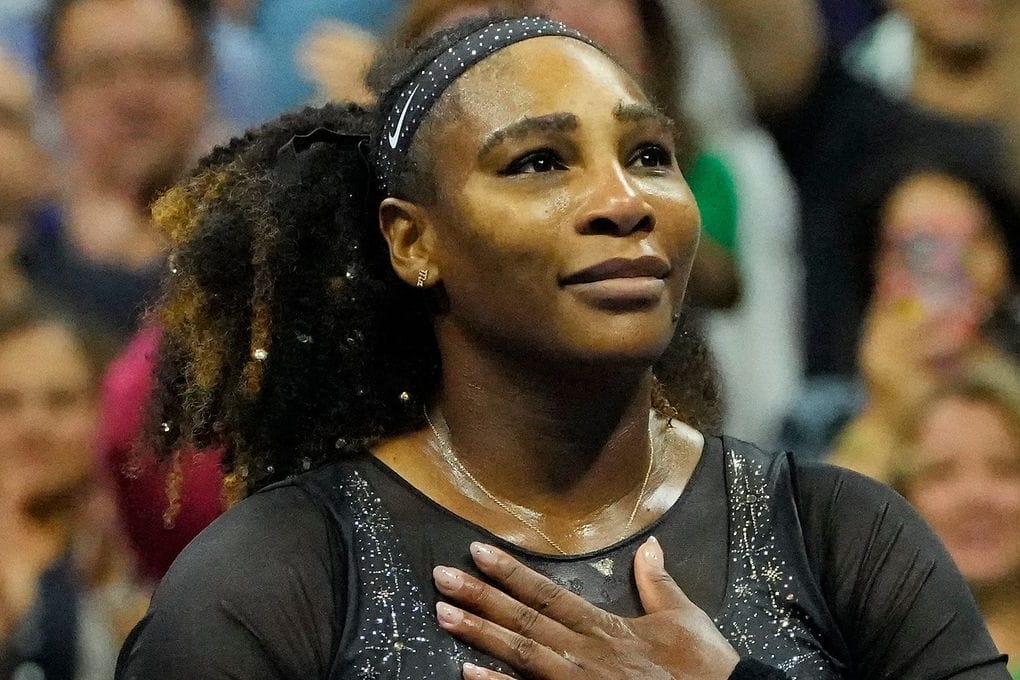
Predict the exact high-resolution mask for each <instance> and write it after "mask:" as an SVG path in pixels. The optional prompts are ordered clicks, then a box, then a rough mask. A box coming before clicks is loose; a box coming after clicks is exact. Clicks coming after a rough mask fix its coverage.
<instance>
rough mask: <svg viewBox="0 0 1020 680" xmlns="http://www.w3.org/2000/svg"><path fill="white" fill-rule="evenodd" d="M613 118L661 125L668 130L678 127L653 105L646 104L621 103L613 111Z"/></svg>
mask: <svg viewBox="0 0 1020 680" xmlns="http://www.w3.org/2000/svg"><path fill="white" fill-rule="evenodd" d="M613 117H615V118H616V119H617V120H620V121H626V122H630V123H646V122H651V123H655V124H657V125H661V126H662V127H664V128H665V129H667V130H672V129H674V128H675V127H676V123H674V122H673V119H672V118H670V117H669V116H667V115H666V114H664V113H663V112H662V111H660V110H659V109H657V108H655V107H654V106H652V105H651V104H645V103H639V104H627V103H624V102H620V103H619V104H617V105H616V108H615V109H614V110H613Z"/></svg>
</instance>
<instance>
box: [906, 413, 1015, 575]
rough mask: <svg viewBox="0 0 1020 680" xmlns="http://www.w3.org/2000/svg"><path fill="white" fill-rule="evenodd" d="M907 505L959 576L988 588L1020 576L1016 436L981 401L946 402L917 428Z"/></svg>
mask: <svg viewBox="0 0 1020 680" xmlns="http://www.w3.org/2000/svg"><path fill="white" fill-rule="evenodd" d="M915 456H916V459H915V463H916V473H915V475H914V476H913V478H912V480H911V481H910V483H909V484H908V485H907V486H906V489H905V490H906V495H907V498H908V500H909V501H910V502H911V503H912V504H913V505H914V507H916V508H917V509H918V511H919V512H920V513H921V515H923V516H924V518H925V519H926V520H928V522H929V523H930V524H931V525H932V527H933V528H934V529H935V532H936V533H937V534H938V535H939V537H940V538H941V539H942V541H943V543H945V545H946V548H948V550H949V553H950V554H951V555H952V556H953V559H954V560H955V561H956V563H957V565H958V566H959V568H960V571H961V572H962V573H963V575H964V577H965V578H966V579H967V580H968V581H970V582H971V583H973V584H975V585H977V586H981V585H992V584H995V583H996V582H1001V581H1002V580H1003V579H1005V578H1008V577H1009V576H1012V575H1017V574H1018V573H1020V433H1018V432H1017V431H1016V430H1015V429H1013V428H1011V427H1010V425H1009V422H1008V421H1007V419H1006V417H1005V414H1004V413H1002V412H1001V411H1000V410H999V409H998V408H997V407H995V406H993V405H991V404H989V403H987V402H982V401H976V400H970V399H964V398H961V397H948V398H945V399H943V400H941V401H939V402H938V403H937V404H936V405H935V406H934V407H933V408H932V409H931V410H930V412H929V413H928V415H927V416H926V417H925V418H924V421H923V422H922V423H921V428H920V431H919V436H918V438H917V442H916V453H915Z"/></svg>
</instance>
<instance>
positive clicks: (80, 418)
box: [0, 306, 147, 680]
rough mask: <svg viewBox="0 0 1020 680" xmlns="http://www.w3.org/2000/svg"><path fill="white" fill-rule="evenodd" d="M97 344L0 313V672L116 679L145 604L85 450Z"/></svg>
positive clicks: (29, 317)
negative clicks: (122, 648) (123, 647)
mask: <svg viewBox="0 0 1020 680" xmlns="http://www.w3.org/2000/svg"><path fill="white" fill-rule="evenodd" d="M104 349H105V348H104V346H103V345H102V343H99V342H97V341H95V340H94V339H92V338H91V337H89V336H88V335H87V334H86V333H84V332H82V331H81V330H80V329H79V328H78V326H77V325H74V324H70V323H68V322H67V321H66V320H64V319H63V318H61V317H59V316H57V315H55V314H54V313H52V312H49V311H47V310H45V309H42V308H38V307H32V306H26V307H20V308H18V309H15V310H9V311H8V312H6V313H4V314H0V541H2V542H3V550H2V551H0V677H3V678H11V677H14V678H22V677H25V678H28V677H33V678H35V677H45V678H69V679H74V680H99V679H101V678H109V677H112V673H113V664H114V661H115V658H116V653H117V649H118V647H119V645H120V643H121V642H122V641H123V639H124V637H125V636H126V634H127V632H128V630H130V627H131V626H132V625H133V624H134V623H135V622H137V620H138V619H139V618H140V617H141V615H142V614H143V613H144V608H145V606H146V603H147V597H146V595H145V594H144V593H142V592H141V591H139V590H137V589H135V588H134V587H133V586H132V580H131V569H130V564H129V562H128V561H127V560H126V558H125V554H124V551H123V546H122V544H121V539H120V536H119V534H118V531H117V522H116V518H115V514H114V512H113V504H112V501H111V500H110V498H109V495H108V493H107V492H106V490H105V489H104V487H103V485H102V483H101V482H102V480H101V478H100V476H99V475H98V473H97V468H96V465H95V459H94V454H93V451H92V447H93V444H94V442H93V438H94V435H95V427H96V415H97V405H98V379H99V375H100V372H101V369H102V364H103V362H104V357H105V356H106V352H105V351H104Z"/></svg>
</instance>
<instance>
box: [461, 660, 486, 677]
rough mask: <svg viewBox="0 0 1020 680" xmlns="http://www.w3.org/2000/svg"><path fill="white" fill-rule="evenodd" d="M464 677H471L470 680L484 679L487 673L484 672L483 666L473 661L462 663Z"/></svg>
mask: <svg viewBox="0 0 1020 680" xmlns="http://www.w3.org/2000/svg"><path fill="white" fill-rule="evenodd" d="M464 677H466V678H471V679H472V680H485V678H487V677H489V674H488V673H486V672H485V669H484V668H481V667H479V666H476V665H474V664H473V663H466V664H464Z"/></svg>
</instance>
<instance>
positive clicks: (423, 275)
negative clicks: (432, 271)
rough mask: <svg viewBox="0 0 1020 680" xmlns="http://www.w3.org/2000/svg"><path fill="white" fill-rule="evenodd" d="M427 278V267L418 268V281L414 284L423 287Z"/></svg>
mask: <svg viewBox="0 0 1020 680" xmlns="http://www.w3.org/2000/svg"><path fill="white" fill-rule="evenodd" d="M428 280H429V270H428V269H419V270H418V283H417V284H416V285H417V286H418V288H424V287H425V283H426V282H427V281H428Z"/></svg>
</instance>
